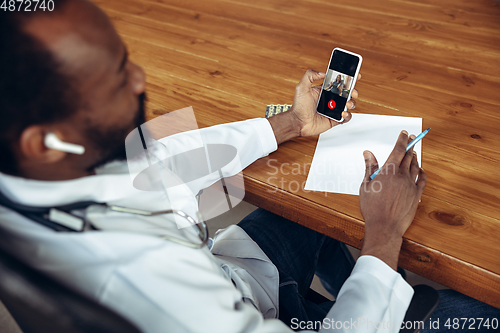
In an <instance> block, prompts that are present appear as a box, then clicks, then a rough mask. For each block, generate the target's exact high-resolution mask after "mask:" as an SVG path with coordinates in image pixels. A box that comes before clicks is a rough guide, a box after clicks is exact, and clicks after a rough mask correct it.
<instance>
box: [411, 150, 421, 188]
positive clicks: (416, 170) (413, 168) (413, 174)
mask: <svg viewBox="0 0 500 333" xmlns="http://www.w3.org/2000/svg"><path fill="white" fill-rule="evenodd" d="M419 172H420V168H419V167H418V158H417V153H416V152H413V158H412V159H411V165H410V176H411V179H413V181H416V180H417V176H418V173H419Z"/></svg>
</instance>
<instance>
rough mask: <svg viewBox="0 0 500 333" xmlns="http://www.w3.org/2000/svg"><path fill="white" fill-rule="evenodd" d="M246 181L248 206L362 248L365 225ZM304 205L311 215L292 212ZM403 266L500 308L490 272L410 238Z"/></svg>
mask: <svg viewBox="0 0 500 333" xmlns="http://www.w3.org/2000/svg"><path fill="white" fill-rule="evenodd" d="M244 179H245V198H244V200H245V201H246V202H248V203H250V204H253V205H255V206H257V207H260V208H263V209H265V210H268V211H270V212H272V213H274V214H277V215H280V216H282V217H285V218H287V219H289V220H291V221H294V222H296V223H299V224H302V225H305V226H307V227H308V228H311V229H313V230H315V231H318V232H321V233H323V234H325V235H328V236H330V237H332V238H335V239H338V240H340V241H342V242H344V243H346V244H348V245H351V246H353V247H355V248H358V249H360V248H361V246H362V244H363V237H364V222H362V221H360V220H358V219H356V218H353V217H351V216H349V215H346V214H343V213H341V212H338V211H334V210H332V209H330V208H328V207H325V206H323V205H321V204H318V203H316V202H313V201H311V200H309V199H306V198H303V197H300V196H297V195H295V194H293V193H290V192H286V191H284V190H282V189H279V188H276V187H274V186H272V185H269V184H267V183H265V182H262V181H260V180H258V179H255V178H252V177H250V176H247V175H245V174H244ZM300 202H302V203H304V202H306V203H307V206H306V207H308V210H307V211H303V210H299V209H289V207H301V206H300V205H299V203H300ZM399 266H401V267H403V268H404V269H408V270H410V271H412V272H414V273H417V274H419V275H422V276H424V277H426V278H428V279H430V280H433V281H435V282H437V283H440V284H443V285H445V286H447V287H449V288H451V289H454V290H456V291H458V292H461V293H463V294H465V295H467V296H470V297H473V298H475V299H478V300H480V301H482V302H485V303H487V304H490V305H492V306H494V307H496V308H500V276H499V275H498V274H495V273H493V272H491V271H489V270H486V269H484V268H481V267H478V266H475V265H473V264H471V263H468V262H466V261H463V260H460V259H457V258H455V257H452V256H450V255H448V254H446V253H443V252H440V251H438V250H435V249H432V248H429V247H427V246H425V245H423V244H420V243H417V242H415V241H412V240H409V239H406V238H405V239H404V240H403V246H402V248H401V253H400V256H399Z"/></svg>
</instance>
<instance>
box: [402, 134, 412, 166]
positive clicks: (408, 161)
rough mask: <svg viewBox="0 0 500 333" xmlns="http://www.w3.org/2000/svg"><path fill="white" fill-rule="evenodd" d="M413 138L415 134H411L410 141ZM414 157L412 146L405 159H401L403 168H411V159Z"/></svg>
mask: <svg viewBox="0 0 500 333" xmlns="http://www.w3.org/2000/svg"><path fill="white" fill-rule="evenodd" d="M413 139H415V135H413V134H412V135H410V136H409V137H408V143H410V142H412V141H413ZM412 159H413V147H411V148H410V149H409V150H408V151H407V152H406V154H405V156H404V158H403V161H401V168H403V170H410V165H411V161H412Z"/></svg>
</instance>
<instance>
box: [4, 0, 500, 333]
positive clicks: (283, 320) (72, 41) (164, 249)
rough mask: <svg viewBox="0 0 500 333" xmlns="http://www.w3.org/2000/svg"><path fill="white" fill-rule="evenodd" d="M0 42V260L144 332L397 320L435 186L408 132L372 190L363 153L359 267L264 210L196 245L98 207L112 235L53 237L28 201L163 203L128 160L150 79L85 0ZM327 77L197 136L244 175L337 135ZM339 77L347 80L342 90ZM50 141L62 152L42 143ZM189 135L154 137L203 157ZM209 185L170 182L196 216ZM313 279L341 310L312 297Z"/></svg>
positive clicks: (95, 214)
mask: <svg viewBox="0 0 500 333" xmlns="http://www.w3.org/2000/svg"><path fill="white" fill-rule="evenodd" d="M0 45H2V47H1V48H0V66H1V67H0V156H1V157H2V158H1V159H0V192H1V193H0V194H1V195H2V196H3V199H2V200H3V201H2V202H3V203H4V204H3V205H2V206H0V247H1V248H2V249H3V251H6V252H9V253H11V254H12V255H15V256H16V257H17V258H18V259H19V260H21V261H23V262H25V263H26V264H28V265H29V266H32V267H34V268H36V269H38V270H39V271H41V272H42V273H45V274H46V275H48V276H51V277H53V278H54V279H56V280H57V281H59V282H60V283H63V284H65V285H66V286H68V287H70V288H73V289H74V290H76V291H78V292H80V293H82V294H84V295H86V296H88V297H90V298H92V299H94V300H95V301H96V302H99V303H101V304H103V305H105V306H107V307H109V308H111V309H112V310H114V311H116V312H117V313H119V314H120V315H122V316H123V317H126V318H127V319H129V320H130V321H131V322H132V323H134V324H135V325H136V326H137V327H138V328H139V329H140V330H141V331H142V332H176V333H183V332H190V333H193V332H194V333H198V332H199V333H202V332H203V333H206V332H209V333H234V332H240V333H241V332H247V333H250V332H252V333H258V332H260V333H264V332H273V333H279V332H288V333H291V332H293V331H294V329H295V330H304V329H305V328H304V326H303V324H300V323H303V322H304V321H308V320H323V319H325V318H328V319H330V320H337V321H342V322H343V323H344V322H345V323H347V322H349V323H350V322H351V321H356V320H357V319H358V318H364V319H366V320H367V321H371V322H382V321H390V322H392V323H397V322H399V321H401V320H403V318H404V315H405V312H406V309H407V308H408V305H409V303H410V300H411V298H412V295H413V289H412V288H411V286H410V285H408V283H407V282H406V281H405V280H404V279H403V278H402V277H401V275H400V274H399V273H397V271H396V267H397V263H398V255H399V251H400V247H401V243H402V240H403V234H404V233H405V231H406V229H407V228H408V227H409V225H410V224H411V222H412V220H413V217H414V215H415V212H416V209H417V206H418V204H419V199H420V197H421V194H422V192H423V190H424V188H425V185H426V179H427V176H426V174H425V172H424V171H423V170H422V169H420V168H419V166H418V161H417V158H416V156H415V155H413V154H412V151H409V152H408V153H407V152H406V151H405V147H406V145H407V143H408V140H410V139H411V137H409V135H408V133H401V135H400V136H399V138H398V140H397V143H396V146H395V148H394V151H393V152H392V154H391V156H390V157H389V161H390V163H394V165H396V167H397V170H398V171H399V172H398V173H397V174H392V173H387V174H386V173H384V174H380V175H379V176H377V178H375V179H376V181H377V182H380V183H381V185H382V186H377V187H376V188H375V190H373V189H372V184H373V182H371V180H370V177H369V176H370V175H371V173H373V172H374V171H375V170H376V169H377V168H378V164H377V161H376V159H375V156H373V155H372V154H371V153H369V152H366V153H365V155H364V158H365V164H366V176H365V178H364V181H363V185H362V187H361V189H360V198H359V200H360V202H359V203H360V209H361V213H362V215H363V217H364V219H365V226H366V227H365V237H364V244H363V248H362V252H361V254H362V255H361V257H360V258H359V259H358V260H357V261H356V262H355V261H354V259H353V258H352V256H351V255H350V253H349V251H348V250H347V249H346V246H345V245H344V244H342V243H341V242H339V241H337V240H334V239H332V238H329V237H327V236H325V235H322V234H320V233H317V232H315V231H313V230H310V229H308V228H305V227H303V226H300V225H299V224H297V223H294V222H291V221H289V220H287V219H285V218H283V217H281V216H278V215H275V214H272V213H270V212H267V211H265V210H262V209H258V210H256V211H255V212H253V213H252V214H250V215H249V216H247V217H246V218H245V219H243V220H242V221H241V222H240V223H239V224H238V225H231V226H229V227H228V228H226V229H224V230H221V231H219V232H217V234H216V235H214V239H213V242H212V244H211V245H210V246H200V247H199V248H196V247H193V246H189V245H192V242H193V240H192V237H188V236H187V235H186V234H185V233H184V232H185V231H184V229H178V228H177V226H176V224H175V220H174V219H173V217H172V216H171V215H164V217H163V218H162V220H161V221H162V228H166V229H165V230H168V232H169V235H170V236H171V237H170V238H166V239H164V238H162V237H158V236H156V235H152V234H145V233H137V232H131V231H130V230H123V228H125V227H126V226H135V225H138V224H139V225H140V224H141V223H144V224H147V223H150V222H151V221H157V219H158V216H139V215H137V214H133V213H125V212H116V211H112V210H109V209H106V208H103V207H102V206H100V205H98V207H92V206H91V207H87V208H79V209H78V210H77V211H76V212H75V214H77V216H79V217H85V218H86V219H87V221H89V222H90V223H93V225H94V224H95V225H99V226H109V228H104V227H102V228H98V230H88V231H83V232H59V231H57V230H54V229H53V228H51V227H48V226H47V225H44V224H41V223H39V221H37V220H36V219H32V218H29V217H27V216H25V215H23V214H21V213H20V212H19V210H18V209H19V205H23V206H29V207H34V206H38V207H40V206H42V207H53V208H55V207H60V206H63V205H68V204H74V203H82V202H83V203H85V202H89V201H93V202H98V203H109V204H114V205H118V206H123V207H129V208H131V209H142V210H148V211H158V210H160V209H161V210H164V209H168V207H165V204H167V205H168V202H167V203H165V196H164V194H163V192H161V191H160V192H154V191H151V192H148V191H139V190H138V189H135V188H134V186H133V184H132V182H131V179H130V175H129V173H128V169H127V164H126V161H125V158H126V151H125V138H126V137H127V135H128V133H130V132H131V131H133V130H135V129H136V128H137V127H139V126H141V125H142V124H143V123H144V122H145V101H146V93H145V89H146V78H145V74H144V71H143V69H142V68H141V67H140V66H138V65H137V64H135V63H134V62H132V61H131V60H130V59H129V58H128V53H127V49H126V46H125V44H124V43H123V41H122V40H121V38H120V37H119V35H118V33H117V32H116V30H115V29H114V27H113V25H112V23H111V21H110V20H109V18H108V17H107V16H106V15H105V14H104V12H103V11H102V10H100V9H99V8H98V7H97V6H96V5H95V4H93V3H92V2H90V1H86V0H66V1H62V0H60V1H55V7H54V11H52V12H40V11H37V12H4V11H0ZM324 78H325V74H324V73H319V72H316V71H313V70H308V71H307V72H306V73H305V75H304V76H303V77H302V79H301V80H300V81H299V83H298V84H297V87H296V90H295V97H294V101H293V106H292V107H291V109H290V110H289V111H288V112H283V113H281V114H278V115H276V116H273V117H271V118H269V119H264V118H259V119H249V120H246V121H240V122H234V123H228V124H221V125H217V126H213V127H208V128H204V129H202V130H200V131H199V132H198V133H199V134H200V136H201V137H203V138H204V140H205V142H206V143H207V144H215V145H217V144H227V145H232V146H233V147H234V148H235V149H236V150H237V151H238V154H239V159H240V161H241V164H238V165H237V164H234V165H233V164H230V165H229V166H228V169H227V170H225V175H226V174H236V173H238V172H240V171H241V169H242V168H245V167H246V166H248V165H250V164H251V163H253V162H254V161H256V160H257V159H259V158H261V157H264V156H267V155H268V154H270V153H272V152H273V151H275V150H276V149H278V146H279V145H280V144H282V143H283V142H285V141H288V140H291V139H294V138H297V137H308V136H317V135H318V134H320V133H322V132H324V131H326V130H329V129H331V128H332V127H334V126H337V125H338V124H339V123H337V122H335V121H333V120H331V119H329V118H326V117H323V116H321V115H319V114H318V113H317V112H316V105H317V100H318V97H319V94H320V91H321V86H320V85H316V86H313V83H316V82H321V81H322V80H324ZM341 81H342V80H341V78H340V76H338V77H337V79H336V85H335V89H339V85H341V84H342V82H341ZM165 89H168V87H165ZM172 89H173V88H172ZM352 97H353V100H351V101H349V102H347V107H348V109H352V108H354V107H355V105H356V101H355V99H356V98H357V97H358V92H357V91H356V90H353V92H352ZM342 117H343V118H344V121H343V122H344V123H347V122H348V121H349V120H350V119H351V117H352V115H351V113H350V112H348V111H344V112H343V113H342ZM49 135H50V137H51V138H52V140H56V141H57V140H59V141H60V144H59V145H55V146H54V145H51V144H49V143H47V142H48V141H46V140H45V138H47V137H48V136H49ZM194 136H195V134H193V133H192V132H183V133H179V134H176V135H174V136H170V137H166V138H161V139H159V140H158V141H160V142H162V144H164V145H165V146H167V147H169V149H172V150H175V151H180V152H182V151H190V150H192V149H195V148H198V147H197V146H195V147H193V146H194V144H193V142H195V143H196V142H197V141H196V140H195V137H194ZM61 141H62V143H61ZM63 143H66V144H73V145H78V146H83V147H84V153H83V154H81V155H78V153H71V152H68V151H65V150H64V149H62V148H61V147H63V146H64V145H63V146H61V145H62V144H63ZM66 146H67V145H66ZM58 147H59V148H58ZM174 162H175V161H174ZM174 162H172V163H174ZM181 162H182V161H181ZM181 162H179V163H181ZM289 162H293V161H289ZM174 166H175V168H177V169H185V170H187V169H189V168H188V167H189V166H188V165H182V164H181V165H174ZM175 168H174V169H175ZM213 174H214V175H215V174H216V173H213ZM162 175H163V173H162ZM214 177H216V176H214ZM217 177H218V176H217ZM209 180H210V181H208V180H207V181H205V180H203V181H197V182H192V183H190V187H189V188H188V190H189V191H187V192H178V191H177V187H176V190H175V191H176V192H175V194H176V196H175V197H176V199H178V200H181V201H182V203H183V204H184V206H185V209H186V210H191V209H192V210H194V211H196V210H197V209H198V204H197V201H196V198H195V194H196V193H198V192H200V191H201V190H203V189H204V188H206V187H209V186H210V185H212V184H213V181H216V179H209ZM380 189H382V190H380ZM179 191H180V190H179ZM4 199H5V200H4ZM9 202H12V203H14V204H10V203H9ZM64 216H65V215H64ZM74 218H76V217H74ZM235 222H236V221H235ZM189 230H191V229H189ZM195 238H196V237H195ZM176 240H177V241H176ZM315 273H316V274H317V275H318V276H319V277H320V279H321V281H322V283H323V284H324V286H325V287H326V289H327V290H328V291H329V292H330V293H332V295H334V296H335V298H336V301H328V302H324V303H321V304H315V303H314V304H313V303H311V302H308V301H306V299H305V296H306V294H307V292H308V290H309V287H310V285H311V281H312V278H313V276H314V274H315ZM464 299H466V300H467V302H468V303H464ZM446 300H451V301H449V302H448V301H446ZM442 304H445V307H444V308H442V309H441V310H440V309H438V312H437V313H440V315H441V316H443V317H444V316H446V315H450V316H452V317H457V316H459V313H460V315H461V317H465V316H463V312H457V307H458V306H460V305H461V304H466V306H464V307H463V309H467V308H472V307H474V308H475V310H474V311H475V312H474V313H473V314H470V316H474V317H480V316H482V317H483V318H486V314H485V313H484V312H479V313H478V312H477V311H479V310H481V309H487V310H488V311H490V312H489V314H490V315H491V314H492V313H494V314H496V313H498V312H492V311H494V309H493V310H491V309H492V308H491V307H488V306H486V305H484V304H482V303H480V302H477V301H474V300H470V299H468V298H465V296H463V295H460V294H458V293H455V292H452V293H450V294H449V295H446V294H442ZM439 311H441V312H439ZM433 319H436V318H435V317H434V316H433ZM441 322H442V323H443V322H445V320H443V319H442V321H441ZM295 324H297V325H299V326H298V327H296V326H294V325H295ZM321 331H322V332H326V331H332V328H331V327H330V328H328V327H323V328H321ZM335 331H337V332H338V331H341V332H343V331H352V330H351V329H350V328H348V327H345V329H335ZM373 331H374V330H363V329H361V330H360V332H373ZM386 331H387V332H398V331H399V328H398V327H397V325H396V326H394V327H393V328H392V329H388V330H386Z"/></svg>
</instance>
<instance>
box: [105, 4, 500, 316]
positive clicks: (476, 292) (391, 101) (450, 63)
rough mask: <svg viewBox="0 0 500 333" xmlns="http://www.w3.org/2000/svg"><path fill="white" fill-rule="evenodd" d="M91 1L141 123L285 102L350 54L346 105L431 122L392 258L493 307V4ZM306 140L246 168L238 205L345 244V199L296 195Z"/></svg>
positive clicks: (240, 115) (235, 116)
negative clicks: (353, 71) (143, 108)
mask: <svg viewBox="0 0 500 333" xmlns="http://www.w3.org/2000/svg"><path fill="white" fill-rule="evenodd" d="M96 2H97V3H98V4H99V5H100V6H101V7H102V8H103V9H104V10H105V11H106V12H107V13H108V14H109V16H110V17H111V18H112V21H113V22H114V24H115V26H116V28H117V30H118V32H119V33H120V34H121V36H122V37H123V39H124V41H125V42H126V44H127V45H128V47H129V51H130V54H131V58H132V60H133V61H136V62H137V63H138V64H140V65H141V66H143V67H144V69H145V71H146V73H147V75H148V79H147V80H148V87H147V90H148V93H149V100H150V102H149V110H148V117H149V118H151V117H155V116H157V115H161V114H164V113H166V112H169V111H172V110H176V109H179V108H182V107H186V106H190V105H192V106H193V107H194V110H195V113H196V117H197V121H198V124H199V126H200V127H205V126H210V125H214V124H219V123H225V122H231V121H238V120H243V119H248V118H253V117H262V116H263V114H264V111H265V106H266V105H267V104H271V103H274V104H278V103H280V104H284V103H291V102H292V100H293V94H294V87H295V84H296V83H297V82H298V80H299V79H300V78H301V77H302V75H303V74H304V72H305V71H306V69H307V68H314V69H317V70H321V71H324V70H325V68H326V65H327V61H328V58H329V56H330V52H331V50H332V49H333V48H334V47H337V46H338V47H342V48H345V49H348V50H351V51H353V52H356V53H360V54H361V55H363V57H364V62H363V67H362V73H363V80H362V81H360V82H359V84H358V85H357V88H358V90H359V91H360V98H359V102H358V107H357V109H356V110H355V111H356V112H360V113H374V114H387V115H398V116H416V117H422V118H423V123H424V128H427V127H432V132H431V133H430V134H429V135H428V136H427V137H426V139H425V140H424V141H423V158H422V159H423V161H422V163H423V167H424V169H425V170H426V172H427V174H428V176H429V177H428V185H427V188H426V190H425V192H424V195H423V197H422V202H421V204H420V206H419V209H418V212H417V215H416V217H415V221H414V222H413V224H412V226H411V227H410V229H409V230H408V232H407V233H406V234H405V240H404V244H403V248H402V252H401V256H400V265H401V266H402V267H404V268H406V269H409V270H411V271H413V272H416V273H418V274H420V275H423V276H425V277H427V278H429V279H432V280H434V281H436V282H439V283H441V284H444V285H446V286H449V287H450V288H453V289H456V290H458V291H460V292H462V293H465V294H467V295H470V296H472V297H474V298H477V299H479V300H481V301H484V302H486V303H489V304H491V305H494V306H496V307H500V246H499V243H500V218H499V217H500V167H499V166H500V153H499V149H500V2H498V1H493V0H418V1H417V0H413V1H412V0H392V1H390V0H384V1H372V0H352V1H344V2H338V1H321V0H301V1H298V0H251V1H248V0H233V1H229V0H204V1H202V0H156V1H154V0H99V1H96ZM316 142H317V137H314V138H307V139H303V138H301V139H297V140H294V141H292V142H287V143H285V144H283V145H282V146H281V147H280V149H279V150H278V151H277V152H275V153H273V154H271V155H270V156H269V157H267V158H264V159H261V160H259V161H257V162H256V163H254V164H253V165H251V166H250V167H248V168H247V169H246V170H245V172H244V175H245V186H246V197H245V198H246V199H245V200H247V201H249V202H251V203H253V204H255V205H257V206H259V207H263V208H265V209H268V210H270V211H272V212H274V213H277V214H279V215H282V216H284V217H287V218H289V219H291V220H293V221H296V222H298V223H301V224H303V225H306V226H308V227H310V228H313V229H315V230H318V231H320V232H323V233H325V234H327V235H330V236H332V237H334V238H337V239H340V240H342V241H344V242H346V243H347V244H350V245H352V246H355V247H358V248H359V247H361V245H362V241H363V229H364V226H363V220H362V217H361V214H360V212H359V209H358V197H357V196H349V195H340V194H332V193H329V194H325V193H319V192H306V191H304V190H302V186H303V184H304V182H305V180H306V178H307V172H308V168H309V163H311V161H312V156H313V154H314V149H315V145H316ZM285 163H288V164H285ZM270 165H271V166H278V167H280V166H281V170H280V171H279V172H278V174H274V172H275V170H276V169H274V168H272V167H270ZM273 177H277V178H273Z"/></svg>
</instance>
